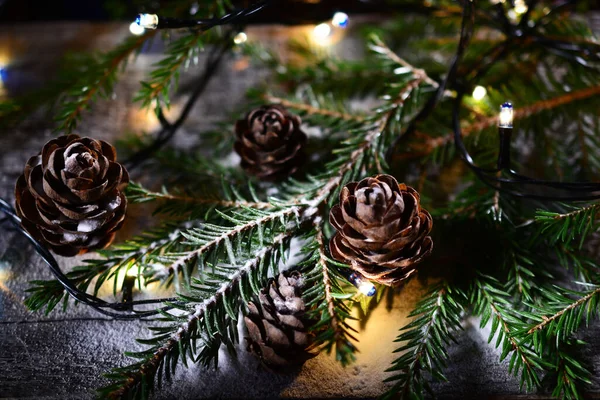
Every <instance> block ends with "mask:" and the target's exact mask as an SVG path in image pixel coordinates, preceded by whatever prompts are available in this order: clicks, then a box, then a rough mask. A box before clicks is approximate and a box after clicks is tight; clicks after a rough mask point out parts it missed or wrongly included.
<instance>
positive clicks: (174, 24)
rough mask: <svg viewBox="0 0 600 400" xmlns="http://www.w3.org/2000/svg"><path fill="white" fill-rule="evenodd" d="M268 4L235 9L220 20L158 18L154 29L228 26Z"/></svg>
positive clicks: (267, 2) (203, 28) (264, 2)
mask: <svg viewBox="0 0 600 400" xmlns="http://www.w3.org/2000/svg"><path fill="white" fill-rule="evenodd" d="M269 3H270V0H263V1H259V2H256V3H254V4H252V5H250V6H249V7H246V8H241V9H236V10H234V11H232V12H230V13H229V14H226V15H224V16H222V17H220V18H212V19H179V18H169V17H160V16H159V17H158V25H157V27H156V29H177V28H197V29H200V30H203V31H205V30H209V29H211V28H214V27H215V26H221V25H230V24H232V23H233V22H234V21H238V20H240V19H243V18H246V17H249V16H250V15H252V14H254V13H256V12H258V11H260V10H262V9H263V8H265V7H266V6H267V5H269Z"/></svg>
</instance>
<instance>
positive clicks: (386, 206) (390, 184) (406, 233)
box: [329, 175, 433, 286]
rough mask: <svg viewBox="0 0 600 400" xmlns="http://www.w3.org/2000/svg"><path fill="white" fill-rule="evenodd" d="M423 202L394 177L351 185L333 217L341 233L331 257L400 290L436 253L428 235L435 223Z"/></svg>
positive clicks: (332, 214)
mask: <svg viewBox="0 0 600 400" xmlns="http://www.w3.org/2000/svg"><path fill="white" fill-rule="evenodd" d="M419 200H420V196H419V194H418V193H417V191H416V190H414V189H413V188H411V187H409V186H406V185H404V184H398V182H397V181H396V179H395V178H394V177H392V176H390V175H377V176H375V177H372V178H366V179H363V180H362V181H360V182H358V183H356V182H352V183H349V184H348V185H346V186H345V187H344V188H343V189H342V190H341V192H340V203H339V204H338V205H336V206H334V207H333V208H332V209H331V212H330V214H329V221H330V223H331V225H332V226H333V227H334V228H335V229H336V230H337V233H336V234H335V235H334V236H333V237H332V238H331V240H330V251H331V255H332V256H333V258H335V259H336V260H338V261H342V262H346V263H349V264H350V265H351V267H352V268H353V269H354V270H356V271H357V272H359V273H361V274H362V275H363V276H365V277H366V278H368V279H372V280H375V281H377V282H380V283H382V284H386V285H391V286H397V285H399V284H400V283H401V281H402V280H404V279H406V278H407V277H409V276H410V275H412V273H413V272H414V271H416V269H415V268H416V267H415V265H416V264H418V263H419V262H420V261H422V260H423V258H424V257H425V256H427V255H428V254H430V253H431V251H432V249H433V241H432V240H431V238H430V237H429V236H427V235H428V234H429V232H430V231H431V228H432V225H433V223H432V222H433V221H432V218H431V215H430V214H429V213H428V212H427V211H426V210H424V209H422V208H421V207H420V204H419Z"/></svg>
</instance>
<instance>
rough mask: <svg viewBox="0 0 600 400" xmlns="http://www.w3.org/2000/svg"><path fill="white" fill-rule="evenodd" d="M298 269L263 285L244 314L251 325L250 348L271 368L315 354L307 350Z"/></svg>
mask: <svg viewBox="0 0 600 400" xmlns="http://www.w3.org/2000/svg"><path fill="white" fill-rule="evenodd" d="M303 284H304V278H303V277H302V276H301V275H300V274H299V273H297V272H296V273H292V274H290V275H289V276H285V275H284V274H279V277H278V278H277V281H276V280H275V279H270V280H269V284H268V285H267V287H266V288H264V289H262V290H261V292H260V295H259V298H258V301H254V302H249V303H248V309H249V312H248V315H246V317H245V318H244V320H245V321H246V327H247V328H248V334H249V335H250V337H249V338H247V340H248V342H249V350H250V351H251V352H252V353H254V354H255V355H256V356H257V357H258V358H260V359H261V361H262V362H263V363H264V364H265V365H266V366H267V367H271V368H274V367H275V368H284V367H292V366H295V365H300V364H302V363H303V362H304V361H306V360H307V359H309V358H310V357H312V356H313V354H311V353H310V352H308V351H307V350H306V348H307V347H308V345H309V342H310V336H309V334H308V329H307V326H306V325H307V323H309V321H307V320H306V318H305V316H304V308H305V305H304V301H303V300H302V298H301V297H300V289H301V287H302V286H303Z"/></svg>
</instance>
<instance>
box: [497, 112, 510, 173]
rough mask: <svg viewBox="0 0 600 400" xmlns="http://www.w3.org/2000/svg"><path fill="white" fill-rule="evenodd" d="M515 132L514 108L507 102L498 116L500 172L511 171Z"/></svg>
mask: <svg viewBox="0 0 600 400" xmlns="http://www.w3.org/2000/svg"><path fill="white" fill-rule="evenodd" d="M512 131H513V106H512V104H511V103H509V102H506V103H504V104H502V105H501V106H500V114H499V115H498V135H499V137H500V151H499V152H498V170H499V171H502V170H509V171H510V141H511V138H512Z"/></svg>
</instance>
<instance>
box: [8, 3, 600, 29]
mask: <svg viewBox="0 0 600 400" xmlns="http://www.w3.org/2000/svg"><path fill="white" fill-rule="evenodd" d="M252 1H254V0H242V1H233V3H234V4H239V5H244V4H245V5H248V4H251V3H252ZM509 1H510V0H509ZM563 1H564V0H560V1H555V0H552V1H540V2H539V3H544V4H554V3H561V2H563ZM174 2H176V0H155V1H148V0H145V1H144V0H57V1H51V0H50V1H49V0H0V23H10V22H35V21H60V20H80V21H106V20H114V19H117V20H132V21H133V19H134V18H135V16H136V14H137V13H139V12H153V13H158V10H160V9H161V7H164V6H166V5H168V4H169V3H174ZM192 3H193V1H191V0H190V4H192ZM414 3H415V5H413V6H394V10H395V11H401V9H407V10H410V11H419V10H424V8H423V7H422V6H420V5H418V4H419V3H422V2H421V1H415V2H414ZM575 3H576V4H577V7H578V10H579V11H582V12H583V11H585V10H589V9H600V0H579V1H576V2H575ZM390 7H391V6H390V5H386V4H385V1H384V0H272V4H271V6H270V7H267V9H266V10H263V11H261V12H260V13H257V14H256V15H255V16H253V17H252V19H251V20H250V21H248V22H249V23H283V24H299V23H309V22H314V21H321V20H324V19H327V18H331V15H332V14H333V13H334V12H335V11H345V12H347V13H350V14H352V13H370V12H389V11H390V10H389V9H390ZM282 10H285V12H284V13H282V12H281V11H282Z"/></svg>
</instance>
